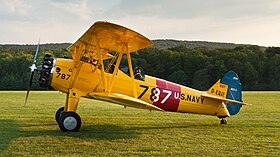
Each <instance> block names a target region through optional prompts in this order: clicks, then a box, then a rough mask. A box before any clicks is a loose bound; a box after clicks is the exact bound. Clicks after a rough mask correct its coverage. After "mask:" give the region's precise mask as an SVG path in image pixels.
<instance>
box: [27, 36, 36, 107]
mask: <svg viewBox="0 0 280 157" xmlns="http://www.w3.org/2000/svg"><path fill="white" fill-rule="evenodd" d="M39 47H40V39H39V42H38V45H37V48H36V52H35V56H34V60H33V64H32V65H31V66H30V69H31V70H30V77H29V84H28V87H27V93H26V97H25V102H24V105H26V103H27V99H28V95H29V92H30V89H31V85H32V80H33V75H34V71H35V70H36V69H37V68H36V62H37V58H38V53H39Z"/></svg>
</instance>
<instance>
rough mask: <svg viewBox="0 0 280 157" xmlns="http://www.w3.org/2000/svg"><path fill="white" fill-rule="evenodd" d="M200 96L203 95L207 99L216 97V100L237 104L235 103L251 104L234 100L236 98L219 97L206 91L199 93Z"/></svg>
mask: <svg viewBox="0 0 280 157" xmlns="http://www.w3.org/2000/svg"><path fill="white" fill-rule="evenodd" d="M201 97H205V98H209V99H216V100H220V101H224V102H225V103H233V104H237V105H251V104H247V103H244V102H240V101H236V100H231V99H226V98H221V97H218V96H214V95H211V94H208V93H203V94H201Z"/></svg>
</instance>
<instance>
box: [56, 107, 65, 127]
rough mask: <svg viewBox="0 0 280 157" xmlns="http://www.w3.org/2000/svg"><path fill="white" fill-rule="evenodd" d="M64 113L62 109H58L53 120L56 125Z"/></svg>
mask: <svg viewBox="0 0 280 157" xmlns="http://www.w3.org/2000/svg"><path fill="white" fill-rule="evenodd" d="M63 112H64V107H61V108H59V109H58V110H57V111H56V113H55V120H56V122H57V123H59V118H60V116H61V115H62V113H63Z"/></svg>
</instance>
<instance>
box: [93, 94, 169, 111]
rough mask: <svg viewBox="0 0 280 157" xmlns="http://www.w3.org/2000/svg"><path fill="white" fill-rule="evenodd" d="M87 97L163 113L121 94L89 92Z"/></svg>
mask: <svg viewBox="0 0 280 157" xmlns="http://www.w3.org/2000/svg"><path fill="white" fill-rule="evenodd" d="M88 95H89V96H90V97H92V98H95V99H99V100H103V101H108V102H112V103H116V104H119V105H123V106H129V107H134V108H141V109H148V110H158V111H164V110H162V109H161V108H158V107H156V106H154V105H152V104H149V103H147V102H145V101H142V100H139V99H136V98H133V97H130V96H127V95H123V94H117V93H110V94H106V93H103V92H91V93H89V94H88Z"/></svg>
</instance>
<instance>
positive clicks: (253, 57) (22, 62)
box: [0, 44, 280, 90]
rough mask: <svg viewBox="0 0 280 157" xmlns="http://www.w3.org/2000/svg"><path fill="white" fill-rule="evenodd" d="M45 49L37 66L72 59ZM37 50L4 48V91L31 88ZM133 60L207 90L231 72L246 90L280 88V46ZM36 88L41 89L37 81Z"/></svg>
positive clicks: (150, 54) (0, 65) (177, 50)
mask: <svg viewBox="0 0 280 157" xmlns="http://www.w3.org/2000/svg"><path fill="white" fill-rule="evenodd" d="M44 46H45V47H44ZM44 46H43V48H42V49H41V51H40V56H39V60H38V62H37V63H40V62H41V61H42V58H43V56H44V54H52V56H54V57H63V56H68V57H70V53H69V52H67V51H66V49H65V48H66V47H67V46H69V44H63V45H62V44H52V45H44ZM35 49H36V46H34V45H33V46H30V45H28V46H25V45H20V46H18V45H6V46H5V45H4V46H3V45H1V46H0V90H25V89H26V88H27V85H28V79H29V71H30V69H29V66H30V65H31V64H32V62H33V55H34V51H35ZM132 58H133V66H134V67H136V66H140V67H142V69H144V72H145V74H148V75H151V76H155V77H158V78H162V79H166V80H169V81H172V82H176V83H179V84H182V85H186V86H189V87H192V88H196V89H199V90H207V89H208V88H209V87H211V86H212V84H214V83H215V82H216V81H217V80H218V79H220V78H222V77H223V75H224V74H225V73H226V72H227V71H229V70H233V71H235V72H236V73H237V74H238V75H239V77H240V79H241V82H242V85H243V86H242V87H243V89H244V90H279V89H280V47H260V46H254V45H237V46H236V47H230V48H213V47H212V48H208V47H196V48H188V47H186V46H185V45H179V46H176V47H171V48H156V47H151V48H146V49H143V50H139V51H138V52H136V53H132ZM35 78H36V77H35ZM33 89H40V88H39V87H38V85H37V83H36V79H34V88H33Z"/></svg>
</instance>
